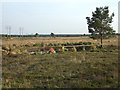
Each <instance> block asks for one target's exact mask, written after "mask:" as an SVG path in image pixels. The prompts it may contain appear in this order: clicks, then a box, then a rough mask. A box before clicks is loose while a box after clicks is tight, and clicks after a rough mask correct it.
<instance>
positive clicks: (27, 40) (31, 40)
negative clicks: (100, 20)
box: [2, 36, 118, 46]
mask: <svg viewBox="0 0 120 90" xmlns="http://www.w3.org/2000/svg"><path fill="white" fill-rule="evenodd" d="M42 42H43V43H66V42H92V43H96V44H99V43H100V40H93V39H91V38H89V37H87V36H81V37H56V38H50V37H22V38H18V37H13V38H11V39H4V38H3V39H2V45H16V46H21V45H26V44H28V45H33V44H35V43H42ZM103 44H104V45H118V37H116V38H111V39H104V40H103Z"/></svg>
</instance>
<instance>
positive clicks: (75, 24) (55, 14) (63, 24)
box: [0, 0, 119, 34]
mask: <svg viewBox="0 0 120 90" xmlns="http://www.w3.org/2000/svg"><path fill="white" fill-rule="evenodd" d="M7 1H8V0H3V2H2V4H0V8H1V5H2V9H0V12H2V30H1V32H0V33H7V29H6V27H7V26H11V34H20V27H23V33H24V34H34V33H39V34H41V33H51V32H53V33H77V34H84V33H88V27H87V20H86V17H91V16H92V12H93V11H95V10H96V7H104V6H109V10H110V15H111V13H112V12H114V13H115V17H114V18H113V21H114V22H113V24H112V26H113V28H114V29H115V30H116V32H118V1H119V0H39V1H38V0H24V1H22V0H16V2H15V0H9V1H11V2H7ZM1 10H2V11H1ZM0 20H1V19H0Z"/></svg>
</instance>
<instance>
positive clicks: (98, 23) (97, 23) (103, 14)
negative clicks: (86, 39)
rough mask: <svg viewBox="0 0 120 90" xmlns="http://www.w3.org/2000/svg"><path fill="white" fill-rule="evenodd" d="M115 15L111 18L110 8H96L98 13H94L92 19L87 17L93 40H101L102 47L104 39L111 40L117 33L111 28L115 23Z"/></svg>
mask: <svg viewBox="0 0 120 90" xmlns="http://www.w3.org/2000/svg"><path fill="white" fill-rule="evenodd" d="M113 17H114V13H112V14H111V15H110V16H109V7H108V6H105V7H100V8H98V7H96V11H95V12H92V18H90V17H86V19H87V24H88V30H89V33H91V36H90V37H91V38H93V39H100V40H101V47H102V44H103V39H105V38H110V37H111V36H112V35H113V34H114V33H115V31H114V30H113V27H111V23H112V22H113Z"/></svg>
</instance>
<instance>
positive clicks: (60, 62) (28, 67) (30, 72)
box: [2, 51, 118, 88]
mask: <svg viewBox="0 0 120 90" xmlns="http://www.w3.org/2000/svg"><path fill="white" fill-rule="evenodd" d="M117 65H118V52H117V51H112V52H87V51H82V52H64V53H63V52H61V53H56V54H45V55H40V54H37V55H28V54H26V55H25V54H23V55H18V56H17V57H9V56H5V57H4V56H3V62H2V69H3V83H2V86H3V88H98V87H100V88H105V87H117V86H118V66H117Z"/></svg>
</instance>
